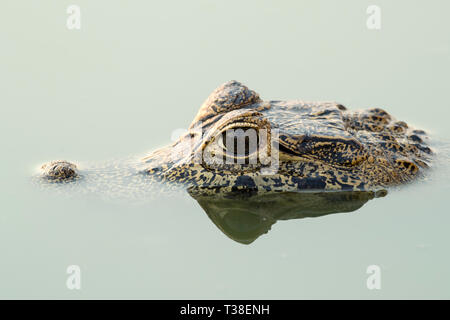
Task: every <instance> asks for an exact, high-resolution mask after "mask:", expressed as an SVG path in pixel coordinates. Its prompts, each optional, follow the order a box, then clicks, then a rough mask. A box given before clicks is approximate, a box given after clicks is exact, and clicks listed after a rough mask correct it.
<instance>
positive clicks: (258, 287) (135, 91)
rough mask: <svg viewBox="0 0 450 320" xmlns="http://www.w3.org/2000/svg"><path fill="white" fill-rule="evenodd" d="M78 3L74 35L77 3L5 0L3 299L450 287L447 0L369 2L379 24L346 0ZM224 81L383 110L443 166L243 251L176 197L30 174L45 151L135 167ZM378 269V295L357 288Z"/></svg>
mask: <svg viewBox="0 0 450 320" xmlns="http://www.w3.org/2000/svg"><path fill="white" fill-rule="evenodd" d="M76 2H77V4H78V5H79V6H80V8H81V10H82V28H81V30H78V31H69V30H67V28H66V24H65V22H66V17H67V14H66V8H67V6H68V5H69V4H72V2H68V1H58V2H57V3H56V2H55V1H48V0H45V1H39V2H36V1H24V0H21V1H17V0H15V1H2V4H1V5H0V8H1V9H2V10H1V12H2V17H1V19H0V34H1V39H2V50H0V61H1V62H0V66H1V72H0V85H1V88H2V93H1V95H0V108H1V117H0V124H1V125H0V135H1V136H2V139H1V146H2V157H1V160H0V161H1V162H0V165H1V166H0V168H1V169H0V172H1V180H0V194H1V214H0V297H1V298H158V299H159V298H289V299H291V298H296V299H297V298H450V290H449V286H450V274H449V272H448V270H450V257H449V255H448V252H449V250H448V249H449V248H448V246H449V242H450V235H449V232H448V228H449V224H450V216H449V214H448V202H447V201H446V200H447V198H448V194H449V183H448V181H449V179H448V178H449V169H448V152H447V150H446V148H445V145H446V144H445V141H446V139H447V138H448V137H449V133H450V129H449V126H448V119H449V118H450V111H449V110H450V106H449V100H448V94H447V93H448V84H449V74H450V60H449V57H450V56H449V53H450V40H449V38H448V30H449V29H450V22H449V20H448V18H447V16H446V15H447V12H449V10H450V5H449V3H448V2H446V1H437V0H435V1H431V2H427V3H425V2H424V3H421V4H418V3H414V4H413V3H411V2H409V1H395V2H392V1H378V4H379V6H380V8H381V9H382V28H381V30H379V31H374V30H368V29H367V28H366V19H367V14H366V8H367V6H368V5H370V4H372V2H368V1H359V0H358V1H356V0H354V1H349V0H347V1H341V2H339V3H337V2H335V1H331V0H330V1H323V0H322V1H314V2H310V3H304V2H300V1H295V2H294V1H286V2H283V3H280V2H276V1H245V2H242V1H226V2H225V1H206V0H204V1H199V0H194V1H178V2H170V3H169V2H167V3H162V2H161V3H158V4H156V3H149V2H148V1H133V2H132V3H125V2H123V1H106V0H97V1H86V0H79V1H76ZM231 79H236V80H238V81H241V82H243V83H244V84H246V85H248V86H249V87H250V88H251V89H254V90H256V91H257V92H258V93H260V94H261V96H262V98H264V99H267V100H269V99H273V100H275V99H297V98H300V99H304V100H336V101H339V102H340V103H342V104H344V105H346V106H347V107H348V108H350V109H358V108H369V107H382V108H385V109H386V110H388V111H389V112H390V113H391V114H392V115H394V116H396V117H397V118H398V119H400V120H405V121H407V122H408V123H409V124H411V125H415V126H416V127H419V128H422V129H425V130H427V131H428V132H430V133H431V135H432V138H433V141H436V142H437V144H436V145H434V146H433V147H434V149H435V150H436V151H437V152H436V153H437V155H436V157H437V158H438V161H437V162H435V164H434V166H433V169H432V171H431V172H430V174H429V175H427V179H426V180H425V181H420V182H417V183H415V184H412V185H409V186H405V187H402V188H399V189H396V190H391V191H390V192H389V194H388V195H387V196H385V197H382V198H376V199H372V200H370V201H367V203H365V204H364V205H362V206H361V207H360V208H359V209H357V210H354V211H351V212H347V213H339V214H328V215H325V216H322V217H315V218H302V219H288V220H278V221H277V222H276V223H274V224H272V225H271V226H270V231H269V232H267V233H262V234H261V235H260V236H259V237H257V239H256V240H254V241H253V242H251V243H250V244H247V245H246V244H242V243H241V242H238V241H234V240H232V239H230V237H229V236H227V235H226V234H224V233H223V232H222V231H221V230H220V229H219V228H218V227H217V225H216V224H215V223H216V222H217V221H216V222H213V221H212V220H211V219H210V218H209V217H208V215H207V214H206V213H205V211H204V210H203V209H202V207H201V205H200V204H199V202H197V201H196V200H195V199H193V198H192V197H191V196H189V195H188V194H187V193H185V192H176V193H171V194H166V193H163V192H153V189H151V188H149V187H148V186H146V184H145V182H143V181H142V180H139V179H137V180H136V179H135V180H133V179H132V178H130V179H131V180H132V181H131V182H133V183H131V184H121V183H117V185H116V186H115V185H111V184H108V183H105V181H117V180H114V179H112V180H108V179H106V180H102V179H101V176H100V174H99V175H94V176H95V178H96V179H97V180H96V183H93V182H92V181H91V182H92V183H90V181H89V180H87V181H85V184H84V186H86V188H83V185H80V186H78V187H75V188H74V189H75V190H72V191H70V190H66V191H67V192H49V191H48V190H45V188H44V190H43V189H42V188H39V187H37V186H36V185H35V184H33V183H32V181H31V179H30V177H31V176H32V175H33V174H34V173H35V171H36V168H37V167H38V166H39V165H40V164H42V163H44V162H46V161H49V160H54V159H67V160H73V161H76V162H77V163H79V164H80V165H82V166H83V165H84V166H85V167H86V168H91V170H94V169H93V168H94V167H92V166H91V165H92V164H95V163H102V161H106V163H108V165H110V164H111V163H112V162H110V159H119V160H118V161H119V163H121V164H123V161H135V160H136V159H138V158H139V156H141V155H143V154H145V153H146V152H148V151H150V150H152V149H155V148H157V147H160V146H162V145H165V144H167V143H168V142H170V139H171V136H172V134H173V133H174V132H177V130H178V129H182V128H186V127H187V126H188V125H189V123H190V122H191V120H192V118H193V117H194V115H195V113H196V112H197V110H198V108H199V106H200V104H201V103H202V102H203V100H204V99H205V98H206V97H207V96H208V94H209V93H210V92H211V91H212V90H213V89H214V88H215V87H217V86H218V85H220V84H221V83H223V82H226V81H228V80H231ZM123 159H125V160H123ZM121 168H123V166H119V168H118V169H119V171H117V172H118V174H117V175H116V177H115V179H120V177H122V175H121V173H123V171H121V170H120V169H121ZM94 171H95V170H94ZM94 171H92V172H94ZM94 176H93V177H94ZM109 178H111V176H109ZM101 181H104V182H101ZM102 183H103V184H102ZM123 185H126V186H129V187H122V188H121V186H123ZM89 187H90V189H89ZM82 190H86V191H87V192H80V191H82ZM89 190H90V191H91V192H89ZM203 205H205V204H204V203H203ZM373 264H375V265H378V266H380V268H381V271H382V288H381V290H368V289H367V287H366V279H367V276H368V275H367V274H366V269H367V267H368V266H369V265H373ZM69 265H79V266H80V268H81V270H82V288H81V290H79V291H77V290H68V289H67V287H66V279H67V274H66V268H67V266H69Z"/></svg>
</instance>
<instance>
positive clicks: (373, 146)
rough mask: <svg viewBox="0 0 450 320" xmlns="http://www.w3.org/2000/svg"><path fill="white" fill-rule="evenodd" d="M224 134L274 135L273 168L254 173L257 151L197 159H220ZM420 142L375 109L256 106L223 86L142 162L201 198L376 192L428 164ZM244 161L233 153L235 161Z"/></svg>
mask: <svg viewBox="0 0 450 320" xmlns="http://www.w3.org/2000/svg"><path fill="white" fill-rule="evenodd" d="M230 128H232V129H237V128H243V130H244V131H245V130H247V129H248V128H253V129H255V130H256V131H258V130H261V129H264V130H265V132H268V135H269V136H274V133H275V131H277V134H278V137H277V138H276V139H274V143H275V144H274V145H271V144H270V143H269V144H267V146H268V149H269V153H268V154H270V155H271V154H272V153H270V151H272V150H275V149H274V147H276V144H278V145H279V151H278V170H277V171H275V172H270V173H267V172H262V171H261V169H263V168H265V167H268V165H270V164H271V163H268V162H267V159H268V155H267V154H266V153H263V152H262V153H261V154H262V156H261V159H259V160H258V161H257V163H253V164H239V163H229V164H228V163H224V164H222V163H214V162H213V163H211V162H207V161H205V160H204V159H205V158H202V155H207V154H213V155H216V156H217V155H218V156H219V158H222V157H223V156H224V155H225V154H226V150H225V149H224V148H227V147H226V146H224V141H225V140H226V135H225V136H224V139H223V140H222V141H220V140H221V138H220V137H221V135H222V133H224V132H225V131H226V130H228V129H230ZM261 132H262V131H261ZM201 133H203V135H201ZM268 139H269V141H270V137H269V138H268ZM426 140H427V136H426V134H425V132H423V131H421V130H414V129H413V128H410V127H408V125H407V124H406V123H404V122H402V121H396V120H395V119H394V118H393V117H392V116H390V115H389V114H388V113H387V112H385V111H384V110H382V109H379V108H375V109H369V110H366V111H350V110H347V108H345V107H344V106H342V105H340V104H338V103H335V102H303V101H297V100H295V101H263V100H261V99H260V97H259V95H258V94H257V93H256V92H254V91H252V90H250V89H248V88H247V87H246V86H244V85H242V84H241V83H239V82H237V81H230V82H227V83H225V84H223V85H222V86H220V87H218V88H217V89H216V90H214V92H213V93H212V94H211V95H210V96H209V97H208V99H207V100H206V101H205V102H204V104H203V105H202V106H201V108H200V110H199V112H198V114H197V116H196V117H195V119H194V120H193V122H192V124H191V126H190V128H189V131H188V132H187V133H186V134H185V135H183V136H182V137H181V138H180V139H179V140H178V141H176V142H175V143H173V144H172V145H170V146H168V147H165V148H162V149H159V150H156V151H155V152H153V153H151V154H150V155H149V156H147V157H146V158H145V159H144V161H145V163H146V166H147V168H148V169H147V170H146V171H147V173H148V174H149V176H151V177H152V178H153V179H156V180H159V181H165V182H170V183H176V184H183V185H185V186H186V187H188V189H189V190H190V191H191V192H196V191H198V192H200V193H203V194H204V193H221V192H230V191H231V192H233V191H244V192H259V191H276V192H279V191H298V190H300V191H302V190H376V189H380V188H384V187H389V186H393V185H399V184H403V183H406V182H409V181H412V180H413V179H414V178H416V177H418V176H419V175H420V174H421V172H422V170H423V169H424V168H427V167H428V166H429V162H430V160H431V155H432V151H431V149H430V148H429V147H428V146H427V144H426ZM199 155H200V156H199ZM248 157H249V155H248V154H245V153H241V154H237V153H234V161H235V162H236V161H237V159H238V158H240V159H248ZM247 161H248V160H247Z"/></svg>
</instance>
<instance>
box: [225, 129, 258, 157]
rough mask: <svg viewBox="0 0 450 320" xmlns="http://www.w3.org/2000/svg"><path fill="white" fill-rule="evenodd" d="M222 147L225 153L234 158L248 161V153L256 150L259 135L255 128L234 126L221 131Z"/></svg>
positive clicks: (250, 153)
mask: <svg viewBox="0 0 450 320" xmlns="http://www.w3.org/2000/svg"><path fill="white" fill-rule="evenodd" d="M222 142H223V148H224V149H225V150H224V151H225V152H226V155H227V156H229V157H233V158H234V159H235V162H236V161H237V159H236V158H240V159H245V163H246V164H248V163H249V157H250V155H252V154H254V153H255V152H256V151H257V150H258V146H259V135H258V130H257V129H255V128H236V129H229V130H226V131H224V132H222Z"/></svg>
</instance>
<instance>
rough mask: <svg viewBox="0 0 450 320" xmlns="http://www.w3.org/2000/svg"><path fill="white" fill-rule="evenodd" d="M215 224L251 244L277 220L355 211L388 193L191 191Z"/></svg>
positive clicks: (230, 235)
mask: <svg viewBox="0 0 450 320" xmlns="http://www.w3.org/2000/svg"><path fill="white" fill-rule="evenodd" d="M189 193H190V195H191V196H192V197H193V198H194V199H196V200H197V202H198V203H199V204H200V206H201V207H202V208H203V210H205V212H206V214H207V215H208V217H209V218H210V219H211V220H212V221H213V222H214V224H215V225H216V226H217V227H218V228H219V229H220V230H221V231H222V232H223V233H224V234H225V235H227V236H228V237H229V238H230V239H232V240H234V241H236V242H239V243H242V244H250V243H252V242H253V241H255V240H256V239H257V238H258V237H259V236H261V235H263V234H265V233H267V232H268V231H269V230H270V229H271V227H272V225H273V224H275V223H276V222H277V221H278V220H290V219H302V218H314V217H320V216H324V215H327V214H332V213H343V212H352V211H355V210H358V209H359V208H361V207H362V206H363V205H364V204H365V203H366V202H367V201H369V200H371V199H373V198H378V197H384V196H385V195H386V194H387V192H386V191H385V190H380V191H349V192H304V193H298V192H297V193H292V192H283V193H269V194H264V195H262V194H253V195H245V194H228V195H223V194H222V195H217V196H212V195H210V194H209V195H204V194H202V193H201V192H198V190H196V191H194V190H190V191H189Z"/></svg>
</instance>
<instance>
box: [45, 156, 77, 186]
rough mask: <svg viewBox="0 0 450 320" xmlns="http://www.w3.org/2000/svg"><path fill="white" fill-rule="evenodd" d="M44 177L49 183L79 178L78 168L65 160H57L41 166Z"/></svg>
mask: <svg viewBox="0 0 450 320" xmlns="http://www.w3.org/2000/svg"><path fill="white" fill-rule="evenodd" d="M41 169H42V176H43V177H44V178H47V179H48V180H49V181H55V182H63V181H70V180H73V179H75V178H76V177H78V172H77V166H76V165H75V164H73V163H70V162H68V161H65V160H56V161H51V162H49V163H46V164H44V165H42V166H41Z"/></svg>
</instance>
